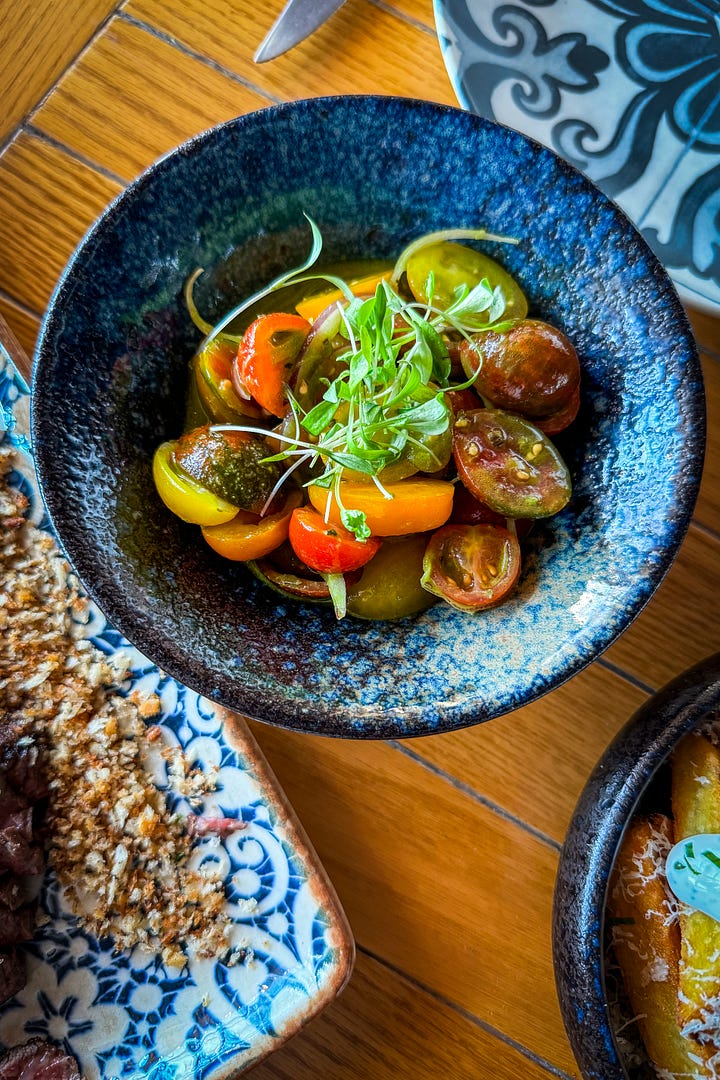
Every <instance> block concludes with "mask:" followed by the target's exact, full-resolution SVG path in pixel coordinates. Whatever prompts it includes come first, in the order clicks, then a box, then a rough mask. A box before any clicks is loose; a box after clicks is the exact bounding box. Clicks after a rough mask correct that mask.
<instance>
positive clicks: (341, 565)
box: [288, 507, 380, 574]
mask: <svg viewBox="0 0 720 1080" xmlns="http://www.w3.org/2000/svg"><path fill="white" fill-rule="evenodd" d="M288 539H289V540H290V543H291V545H292V549H293V551H294V552H295V554H296V555H297V556H298V558H299V559H302V561H303V562H304V563H305V565H306V566H309V567H310V569H311V570H317V571H318V573H320V574H345V573H347V572H348V571H349V570H359V569H360V567H361V566H364V565H365V563H368V562H370V560H371V559H372V557H373V555H375V554H376V553H377V551H378V549H379V547H380V540H379V539H378V538H377V537H376V536H371V537H369V538H368V539H367V540H358V539H356V537H355V536H353V534H352V533H351V532H349V531H348V530H347V529H344V528H343V527H342V525H333V524H332V523H331V522H326V521H325V519H324V517H323V516H322V514H318V513H317V511H316V510H312V509H311V508H310V507H301V508H300V509H299V510H294V511H293V515H292V517H291V518H290V533H289V536H288Z"/></svg>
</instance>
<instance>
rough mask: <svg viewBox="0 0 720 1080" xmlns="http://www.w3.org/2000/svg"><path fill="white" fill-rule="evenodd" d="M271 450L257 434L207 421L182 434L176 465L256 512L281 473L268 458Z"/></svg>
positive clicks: (177, 448)
mask: <svg viewBox="0 0 720 1080" xmlns="http://www.w3.org/2000/svg"><path fill="white" fill-rule="evenodd" d="M270 453H271V451H270V450H269V449H268V447H267V446H266V445H265V443H264V442H263V441H262V440H261V439H259V438H256V437H255V436H254V435H249V434H247V433H245V432H242V431H226V430H223V431H217V430H212V429H211V428H210V427H209V425H207V424H206V425H204V426H203V427H199V428H195V429H194V430H193V431H188V432H186V434H185V435H181V436H180V438H179V439H178V440H177V442H175V444H174V446H173V456H174V460H175V464H176V465H178V466H180V468H181V469H183V470H184V472H186V473H187V474H188V475H189V476H191V477H192V479H193V480H195V481H196V482H197V483H198V484H202V486H203V487H206V488H207V489H208V491H214V492H215V494H216V495H220V496H221V497H222V498H223V499H227V501H228V502H232V503H233V505H234V506H237V507H239V508H240V509H241V510H249V511H251V512H252V513H254V514H255V513H259V512H260V511H261V510H262V508H263V506H264V505H265V502H266V500H267V498H268V496H269V494H270V492H271V491H272V489H273V487H274V485H275V482H276V481H277V479H278V477H279V475H280V470H279V467H278V465H277V464H276V463H275V462H272V461H264V458H266V457H268V456H269V454H270Z"/></svg>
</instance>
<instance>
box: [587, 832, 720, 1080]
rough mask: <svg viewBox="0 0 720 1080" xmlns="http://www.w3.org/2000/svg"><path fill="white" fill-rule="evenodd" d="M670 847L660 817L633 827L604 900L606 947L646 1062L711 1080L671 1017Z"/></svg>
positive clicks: (705, 1055) (674, 987) (674, 963)
mask: <svg viewBox="0 0 720 1080" xmlns="http://www.w3.org/2000/svg"><path fill="white" fill-rule="evenodd" d="M672 845H673V831H672V822H671V821H670V819H669V818H667V817H665V816H664V815H660V814H657V815H653V816H652V817H651V818H649V819H641V820H636V821H633V822H631V824H630V826H629V827H628V829H627V831H626V833H625V836H624V838H623V842H622V845H621V848H620V851H619V853H618V857H617V859H616V861H615V868H614V872H613V879H612V883H611V887H610V893H609V896H608V914H609V916H610V918H611V919H612V922H613V926H612V942H613V947H614V951H615V956H616V959H617V962H618V964H619V966H620V969H621V971H622V973H623V980H624V982H625V986H626V989H627V994H628V997H629V999H630V1006H631V1008H632V1011H633V1015H634V1016H635V1017H636V1018H637V1024H638V1028H639V1031H640V1034H641V1036H642V1039H643V1042H644V1043H645V1048H646V1050H647V1053H648V1056H649V1057H650V1059H651V1061H652V1062H653V1064H654V1065H655V1068H656V1069H657V1070H658V1073H659V1074H660V1075H662V1076H666V1077H678V1078H679V1077H692V1078H694V1080H701V1078H705V1077H707V1078H711V1077H714V1076H715V1075H716V1074H715V1072H714V1070H713V1069H712V1067H711V1066H709V1065H708V1060H709V1057H710V1052H709V1051H708V1050H707V1049H706V1048H705V1047H703V1046H700V1045H698V1043H696V1042H695V1041H694V1040H692V1039H688V1038H686V1037H685V1036H684V1035H683V1034H682V1032H681V1031H680V1027H679V1025H678V1016H677V1003H678V969H679V960H680V929H679V926H678V922H677V919H676V918H674V916H673V911H674V907H675V904H674V901H673V899H672V896H671V894H670V892H669V889H668V885H667V881H666V879H665V874H664V867H665V859H666V857H667V853H668V852H669V850H670V848H671V847H672Z"/></svg>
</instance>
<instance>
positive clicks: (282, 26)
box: [253, 0, 345, 64]
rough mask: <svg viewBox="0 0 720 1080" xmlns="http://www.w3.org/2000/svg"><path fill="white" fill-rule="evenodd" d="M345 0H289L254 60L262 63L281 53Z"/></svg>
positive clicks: (291, 46)
mask: <svg viewBox="0 0 720 1080" xmlns="http://www.w3.org/2000/svg"><path fill="white" fill-rule="evenodd" d="M344 3H345V0H288V2H287V3H286V5H285V7H284V8H283V9H282V11H281V12H280V14H279V15H278V17H277V19H276V20H275V23H274V24H273V26H271V28H270V30H269V31H268V33H267V34H266V35H265V38H264V40H263V41H262V42H261V44H260V46H259V48H258V50H257V52H256V53H255V56H254V57H253V59H254V61H255V63H256V64H264V63H265V62H266V61H267V60H274V59H275V57H276V56H282V54H283V53H286V52H287V51H288V49H292V48H293V47H294V46H295V45H298V44H299V43H300V42H301V41H304V40H305V38H306V37H309V36H310V34H312V33H314V31H315V30H317V28H318V27H319V26H322V24H323V23H324V22H325V21H326V20H327V19H329V18H330V16H331V15H332V14H333V12H335V11H337V10H338V8H341V7H342V5H343V4H344Z"/></svg>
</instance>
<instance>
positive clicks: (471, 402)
mask: <svg viewBox="0 0 720 1080" xmlns="http://www.w3.org/2000/svg"><path fill="white" fill-rule="evenodd" d="M445 397H446V399H447V401H448V402H449V404H450V408H451V409H452V411H453V412H454V413H455V415H456V416H457V414H458V413H461V412H472V411H473V410H474V409H480V408H481V407H482V401H481V400H480V398H479V397H478V396H477V394H476V393H475V391H474V390H473V388H472V386H466V387H465V389H464V390H446V391H445Z"/></svg>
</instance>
